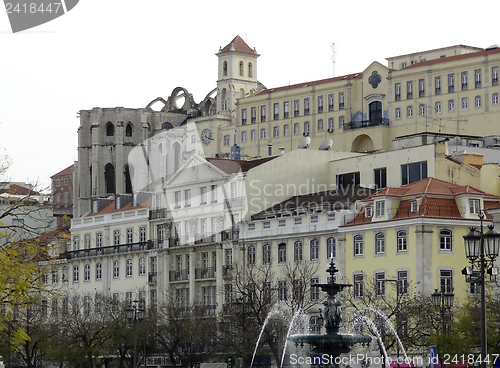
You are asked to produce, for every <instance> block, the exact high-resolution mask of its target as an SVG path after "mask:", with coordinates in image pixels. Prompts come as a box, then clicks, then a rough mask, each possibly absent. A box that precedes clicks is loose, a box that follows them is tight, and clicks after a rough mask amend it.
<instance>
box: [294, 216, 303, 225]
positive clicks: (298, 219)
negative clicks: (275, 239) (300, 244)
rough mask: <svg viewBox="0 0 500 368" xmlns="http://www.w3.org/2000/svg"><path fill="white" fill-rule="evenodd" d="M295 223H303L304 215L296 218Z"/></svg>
mask: <svg viewBox="0 0 500 368" xmlns="http://www.w3.org/2000/svg"><path fill="white" fill-rule="evenodd" d="M294 224H295V225H302V217H296V218H295V219H294Z"/></svg>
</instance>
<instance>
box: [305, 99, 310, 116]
mask: <svg viewBox="0 0 500 368" xmlns="http://www.w3.org/2000/svg"><path fill="white" fill-rule="evenodd" d="M304 115H309V97H306V98H304Z"/></svg>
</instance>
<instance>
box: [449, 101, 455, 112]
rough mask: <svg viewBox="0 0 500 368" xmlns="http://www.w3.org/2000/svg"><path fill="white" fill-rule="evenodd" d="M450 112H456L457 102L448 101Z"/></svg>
mask: <svg viewBox="0 0 500 368" xmlns="http://www.w3.org/2000/svg"><path fill="white" fill-rule="evenodd" d="M448 111H455V100H449V101H448Z"/></svg>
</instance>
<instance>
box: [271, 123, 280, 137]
mask: <svg viewBox="0 0 500 368" xmlns="http://www.w3.org/2000/svg"><path fill="white" fill-rule="evenodd" d="M279 136H280V128H279V127H277V126H275V127H274V128H273V137H274V138H276V137H279Z"/></svg>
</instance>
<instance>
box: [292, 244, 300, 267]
mask: <svg viewBox="0 0 500 368" xmlns="http://www.w3.org/2000/svg"><path fill="white" fill-rule="evenodd" d="M293 260H294V262H302V242H301V241H296V242H295V243H294V244H293Z"/></svg>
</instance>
